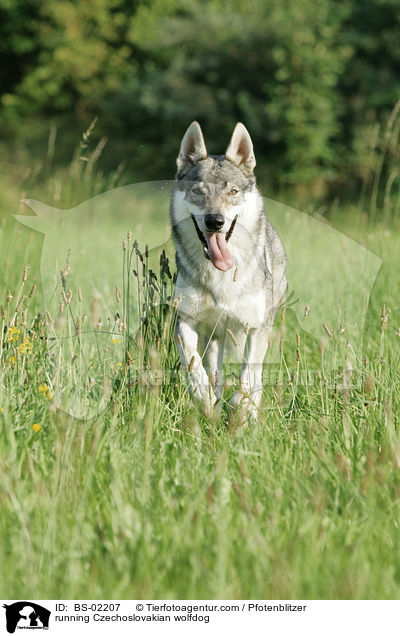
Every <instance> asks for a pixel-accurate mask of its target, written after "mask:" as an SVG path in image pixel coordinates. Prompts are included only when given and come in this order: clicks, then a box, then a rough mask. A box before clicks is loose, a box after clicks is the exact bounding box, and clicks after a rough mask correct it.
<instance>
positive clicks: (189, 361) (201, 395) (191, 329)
mask: <svg viewBox="0 0 400 636" xmlns="http://www.w3.org/2000/svg"><path fill="white" fill-rule="evenodd" d="M195 325H196V326H197V325H198V323H197V322H195V321H194V320H191V319H190V318H187V317H185V318H182V317H178V320H177V324H176V341H177V345H178V351H179V355H180V358H181V363H182V366H183V368H184V369H185V372H186V375H187V379H188V384H189V390H190V393H191V395H192V397H193V399H194V401H195V402H196V403H197V404H198V405H199V407H200V409H201V410H202V412H203V413H204V415H206V416H210V415H211V414H212V412H213V407H214V404H215V402H216V397H215V393H214V390H213V388H212V385H211V384H210V381H209V378H208V375H207V372H206V370H205V369H204V366H203V361H202V359H201V357H200V355H199V353H198V351H197V345H198V342H199V334H198V331H197V330H196V328H195Z"/></svg>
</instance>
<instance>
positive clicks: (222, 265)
mask: <svg viewBox="0 0 400 636" xmlns="http://www.w3.org/2000/svg"><path fill="white" fill-rule="evenodd" d="M204 236H205V237H206V241H207V247H208V255H209V257H210V261H211V262H212V264H213V265H214V267H216V268H217V269H220V270H221V272H226V271H228V269H230V268H231V267H232V265H233V258H232V254H231V253H230V251H229V250H228V247H227V244H226V240H225V234H220V233H219V232H213V233H212V234H207V233H206V234H204Z"/></svg>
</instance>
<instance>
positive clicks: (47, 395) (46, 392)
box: [38, 382, 52, 400]
mask: <svg viewBox="0 0 400 636" xmlns="http://www.w3.org/2000/svg"><path fill="white" fill-rule="evenodd" d="M38 391H39V393H41V394H42V395H43V398H44V399H45V400H51V398H52V393H51V391H50V387H49V385H48V384H47V383H46V382H43V384H39V387H38Z"/></svg>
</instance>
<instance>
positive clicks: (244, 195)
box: [171, 121, 287, 422]
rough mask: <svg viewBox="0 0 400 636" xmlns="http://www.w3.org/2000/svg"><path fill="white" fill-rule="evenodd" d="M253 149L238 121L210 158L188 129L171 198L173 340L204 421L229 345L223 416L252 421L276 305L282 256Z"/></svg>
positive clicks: (218, 389)
mask: <svg viewBox="0 0 400 636" xmlns="http://www.w3.org/2000/svg"><path fill="white" fill-rule="evenodd" d="M255 165H256V161H255V158H254V153H253V144H252V141H251V138H250V135H249V133H248V132H247V130H246V128H245V127H244V126H243V124H241V123H238V124H237V125H236V127H235V130H234V132H233V135H232V138H231V141H230V143H229V146H228V149H227V151H226V153H225V155H221V156H216V155H208V154H207V150H206V146H205V143H204V138H203V134H202V131H201V128H200V125H199V124H198V123H197V122H195V121H194V122H192V123H191V124H190V126H189V128H188V129H187V131H186V133H185V135H184V137H183V140H182V144H181V148H180V152H179V155H178V158H177V166H178V172H177V175H176V184H175V188H174V191H173V194H172V200H171V223H172V230H173V237H174V241H175V246H176V262H177V269H178V275H177V281H176V290H175V299H176V300H177V301H178V318H177V327H176V339H177V346H178V350H179V355H180V358H181V362H182V366H183V368H184V369H185V371H186V375H187V378H188V383H189V389H190V392H191V395H192V397H193V399H194V400H195V401H196V402H197V403H198V405H199V406H200V408H201V410H202V412H203V413H204V414H205V415H206V416H212V414H213V413H216V412H218V411H219V409H220V407H221V403H222V387H223V359H224V351H225V350H226V345H227V343H228V342H230V344H232V341H233V342H234V343H235V347H234V348H236V349H237V351H238V352H239V355H240V357H241V361H242V367H241V373H240V380H239V386H238V390H237V391H236V393H235V395H234V396H233V398H232V399H231V401H230V405H229V406H230V409H231V411H233V412H235V411H238V412H239V414H240V416H239V417H240V421H241V422H244V421H245V420H246V419H248V418H253V419H256V418H257V416H258V410H259V405H260V400H261V393H262V365H263V361H264V357H265V354H266V352H267V349H268V342H269V338H270V333H271V328H272V324H273V321H274V317H275V314H276V311H277V309H278V307H279V305H280V304H281V303H282V302H283V300H284V297H285V293H286V288H287V282H286V274H285V270H286V257H285V252H284V249H283V246H282V243H281V241H280V239H279V236H278V234H277V232H276V230H275V229H274V228H273V227H272V225H271V223H270V222H269V220H268V218H267V216H266V215H265V211H264V202H263V199H262V196H261V194H260V192H259V190H258V189H257V186H256V179H255V176H254V172H253V171H254V167H255Z"/></svg>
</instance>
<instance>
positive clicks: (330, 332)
mask: <svg viewBox="0 0 400 636" xmlns="http://www.w3.org/2000/svg"><path fill="white" fill-rule="evenodd" d="M322 326H323V328H324V329H325V332H326V333H327V334H328V336H329V338H332V335H333V334H332V331H331V330H330V329H329V327H328V325H327V324H326V322H323V323H322Z"/></svg>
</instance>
